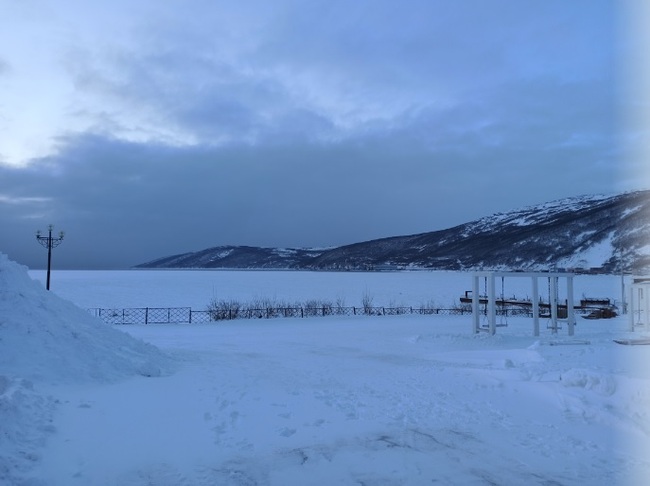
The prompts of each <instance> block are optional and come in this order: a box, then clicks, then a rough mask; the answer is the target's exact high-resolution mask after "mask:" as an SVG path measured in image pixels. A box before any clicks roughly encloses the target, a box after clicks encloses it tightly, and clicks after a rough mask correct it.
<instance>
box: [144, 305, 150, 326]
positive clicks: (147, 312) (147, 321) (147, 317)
mask: <svg viewBox="0 0 650 486" xmlns="http://www.w3.org/2000/svg"><path fill="white" fill-rule="evenodd" d="M144 323H145V324H149V307H145V308H144Z"/></svg>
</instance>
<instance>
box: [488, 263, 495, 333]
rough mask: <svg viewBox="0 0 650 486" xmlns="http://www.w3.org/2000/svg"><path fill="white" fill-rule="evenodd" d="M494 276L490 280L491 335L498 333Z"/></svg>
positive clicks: (489, 311)
mask: <svg viewBox="0 0 650 486" xmlns="http://www.w3.org/2000/svg"><path fill="white" fill-rule="evenodd" d="M494 288H495V285H494V274H493V273H491V274H490V277H489V278H488V313H489V316H490V317H489V320H490V334H492V335H494V334H496V332H497V309H496V296H495V291H494Z"/></svg>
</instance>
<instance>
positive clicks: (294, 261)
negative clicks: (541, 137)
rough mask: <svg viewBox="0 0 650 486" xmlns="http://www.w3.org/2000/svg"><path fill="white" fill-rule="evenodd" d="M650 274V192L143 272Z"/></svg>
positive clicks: (192, 260)
mask: <svg viewBox="0 0 650 486" xmlns="http://www.w3.org/2000/svg"><path fill="white" fill-rule="evenodd" d="M621 261H622V262H623V265H622V266H623V267H624V269H625V270H627V271H633V272H642V271H644V269H648V268H650V191H637V192H630V193H624V194H619V195H615V196H602V195H596V196H593V195H592V196H579V197H572V198H566V199H561V200H558V201H553V202H548V203H545V204H540V205H537V206H531V207H526V208H523V209H518V210H514V211H510V212H507V213H499V214H493V215H491V216H487V217H484V218H481V219H479V220H477V221H473V222H470V223H466V224H462V225H460V226H456V227H454V228H450V229H446V230H442V231H434V232H429V233H422V234H418V235H411V236H396V237H391V238H383V239H379V240H372V241H367V242H363V243H355V244H352V245H346V246H342V247H339V248H334V249H329V250H304V249H302V250H297V249H296V250H291V249H289V250H287V249H283V250H279V249H272V248H251V247H236V246H230V247H217V248H211V249H208V250H203V251H201V252H196V253H186V254H183V255H177V256H174V257H168V258H162V259H159V260H154V261H153V262H150V263H147V264H143V265H140V267H141V268H191V267H195V268H217V267H221V268H302V269H346V270H360V269H361V270H372V269H382V268H400V267H401V268H431V269H441V270H466V269H495V268H498V269H512V270H517V269H521V270H526V269H537V270H545V269H549V268H553V267H558V268H583V269H598V270H599V271H602V272H614V271H619V270H620V268H621Z"/></svg>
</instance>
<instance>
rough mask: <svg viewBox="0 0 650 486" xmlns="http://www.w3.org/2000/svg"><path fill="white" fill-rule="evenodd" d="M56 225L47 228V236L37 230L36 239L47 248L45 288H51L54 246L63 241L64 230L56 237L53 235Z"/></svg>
mask: <svg viewBox="0 0 650 486" xmlns="http://www.w3.org/2000/svg"><path fill="white" fill-rule="evenodd" d="M53 229H54V226H52V225H49V226H48V228H47V236H41V230H38V231H37V232H36V240H38V242H39V243H40V244H41V245H42V246H44V247H45V248H47V284H46V285H45V288H46V289H47V290H50V269H51V268H52V248H56V247H57V246H59V245H60V244H61V242H62V241H63V231H61V232H60V233H59V237H58V238H55V237H53V236H52V230H53Z"/></svg>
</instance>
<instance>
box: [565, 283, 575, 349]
mask: <svg viewBox="0 0 650 486" xmlns="http://www.w3.org/2000/svg"><path fill="white" fill-rule="evenodd" d="M566 300H567V302H566V312H567V314H566V317H567V323H568V326H569V336H573V333H574V332H575V329H574V326H575V323H576V321H575V316H574V312H573V275H570V276H567V278H566Z"/></svg>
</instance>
